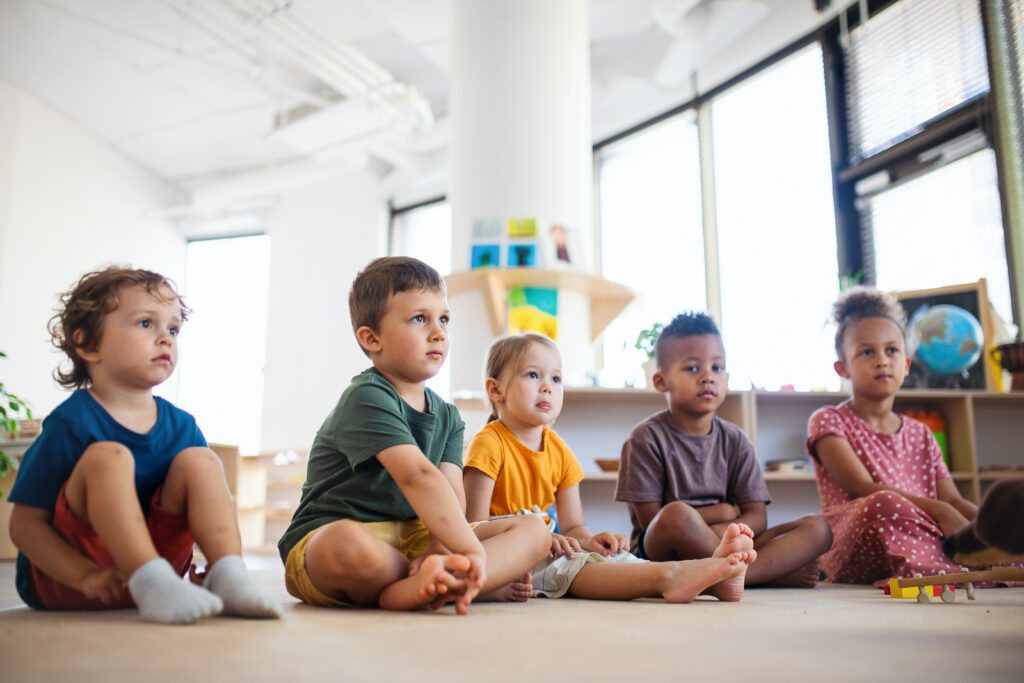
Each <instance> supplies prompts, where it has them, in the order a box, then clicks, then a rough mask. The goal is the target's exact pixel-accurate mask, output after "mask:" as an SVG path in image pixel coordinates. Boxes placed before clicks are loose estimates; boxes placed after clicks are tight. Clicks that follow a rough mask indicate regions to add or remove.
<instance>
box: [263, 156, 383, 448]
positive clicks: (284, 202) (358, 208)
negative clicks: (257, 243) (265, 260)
mask: <svg viewBox="0 0 1024 683" xmlns="http://www.w3.org/2000/svg"><path fill="white" fill-rule="evenodd" d="M386 222H387V207H386V203H385V199H384V197H383V194H382V187H381V184H380V183H379V181H377V180H376V179H375V178H374V177H373V176H371V175H370V174H368V173H365V172H361V171H351V172H338V173H335V174H332V175H330V176H328V177H326V178H323V179H321V180H319V181H317V182H316V183H315V184H312V185H308V186H306V187H303V188H299V189H296V190H292V191H290V192H287V193H285V194H283V195H282V196H281V203H280V205H279V207H278V208H277V209H276V210H275V211H274V212H273V214H272V215H270V216H269V217H268V220H267V224H268V226H269V229H268V233H269V234H270V242H271V246H270V303H269V306H270V311H269V315H268V318H267V327H268V332H267V335H268V336H267V364H266V371H265V373H264V377H265V385H264V399H263V438H262V449H263V450H264V451H275V450H279V449H299V448H308V447H309V446H310V445H311V444H312V442H313V435H314V434H315V433H316V430H317V429H318V428H319V427H320V425H321V424H322V423H323V421H324V418H325V417H327V413H328V412H329V411H330V410H331V409H332V408H333V407H334V405H335V403H337V401H338V397H339V396H340V395H341V392H342V391H343V390H344V389H345V387H346V386H348V383H349V380H350V379H351V378H352V376H353V375H356V374H358V373H359V372H362V371H363V370H365V369H366V368H367V367H369V365H370V361H369V359H367V358H366V356H364V355H363V353H362V352H361V351H360V350H359V345H358V344H357V343H356V341H355V337H354V336H353V334H352V327H351V324H350V322H349V314H348V291H349V287H350V286H351V284H352V279H353V278H354V277H355V276H356V273H358V272H359V270H361V269H362V268H363V267H364V266H365V265H366V264H367V263H368V262H369V261H370V260H371V259H373V258H375V257H377V256H383V255H384V253H385V248H386V244H385V234H386V231H385V224H386Z"/></svg>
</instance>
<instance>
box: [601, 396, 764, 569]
mask: <svg viewBox="0 0 1024 683" xmlns="http://www.w3.org/2000/svg"><path fill="white" fill-rule="evenodd" d="M615 500H621V501H623V502H626V503H654V502H656V503H658V505H659V506H662V507H663V506H664V505H665V504H667V503H671V502H672V501H675V500H680V501H682V502H684V503H686V504H688V505H692V506H694V507H700V506H703V505H714V504H715V503H732V504H733V505H741V504H743V503H756V502H763V503H770V502H771V500H772V499H771V496H769V495H768V486H767V485H766V484H765V482H764V476H763V475H762V474H761V467H760V466H759V465H758V463H757V458H756V457H755V456H754V445H753V444H752V443H750V439H748V438H747V435H746V434H744V433H743V431H742V430H741V429H740V428H739V427H737V426H736V425H734V424H733V423H731V422H728V421H726V420H723V419H721V418H720V417H718V416H715V418H714V420H713V421H712V423H711V433H709V434H708V435H707V436H693V435H692V434H687V433H686V432H684V431H682V430H681V429H679V428H677V427H674V426H673V425H672V423H671V422H670V421H669V412H668V411H667V410H663V411H661V412H660V413H657V414H655V415H652V416H651V417H649V418H647V419H646V420H644V421H643V422H641V423H640V424H638V425H637V426H636V427H634V428H633V431H632V433H630V435H629V438H628V439H626V443H624V444H622V459H621V461H620V463H619V482H618V485H617V486H616V487H615ZM629 518H630V521H631V522H632V523H633V534H632V538H631V544H632V547H633V548H634V549H635V548H636V544H637V540H638V537H639V535H640V531H641V529H642V528H643V527H642V526H641V524H640V520H639V519H638V518H637V516H636V514H635V512H634V511H633V510H632V508H631V509H630V511H629Z"/></svg>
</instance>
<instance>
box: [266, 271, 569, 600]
mask: <svg viewBox="0 0 1024 683" xmlns="http://www.w3.org/2000/svg"><path fill="white" fill-rule="evenodd" d="M349 311H350V313H351V316H352V328H353V329H354V330H355V335H356V339H357V341H358V342H359V345H360V346H361V347H362V349H363V352H364V353H365V354H366V355H367V356H369V357H370V360H371V361H373V367H372V368H370V369H368V370H366V371H364V372H363V373H361V374H359V375H357V376H356V377H354V378H353V380H352V384H351V385H349V387H348V388H347V389H346V390H345V392H344V393H343V394H342V395H341V399H339V401H338V404H337V406H335V408H334V410H333V411H331V414H330V415H328V416H327V420H326V421H325V422H324V424H323V426H322V427H320V430H319V431H318V432H317V435H316V438H315V439H314V441H313V447H312V449H311V450H310V454H309V464H308V468H307V473H306V483H305V484H304V485H303V487H302V500H301V501H300V503H299V508H298V510H296V512H295V515H294V516H293V517H292V522H291V524H290V525H289V527H288V531H286V532H285V534H284V536H283V537H282V538H281V540H280V542H279V543H278V549H279V550H280V552H281V558H282V559H283V560H284V562H285V583H286V586H287V588H288V592H289V593H291V594H292V595H294V596H295V597H297V598H299V599H300V600H302V601H304V602H306V603H308V604H311V605H320V606H372V605H380V607H382V608H384V609H394V610H410V609H417V608H420V607H423V606H425V605H428V604H429V605H430V606H431V607H434V608H437V607H440V606H441V605H444V604H445V603H447V602H449V601H451V600H454V602H455V609H456V611H457V612H458V613H459V614H467V613H468V607H469V604H470V603H471V602H472V601H473V599H474V598H475V597H476V596H477V594H478V593H480V592H481V590H483V591H484V592H489V591H492V590H495V589H498V588H499V587H502V586H505V585H507V584H509V582H511V581H513V580H514V579H516V578H517V577H520V576H522V575H523V574H524V573H526V572H528V571H529V569H530V567H532V566H533V565H534V564H536V562H537V561H539V560H540V559H541V558H543V557H545V556H546V554H547V552H548V546H549V545H550V539H549V534H548V533H547V530H546V528H545V527H544V524H543V523H542V522H541V520H540V519H539V518H537V517H533V516H526V517H520V518H516V519H505V520H499V521H495V522H487V523H484V524H481V525H479V526H476V527H475V528H472V527H471V526H470V525H469V524H468V523H467V522H466V517H465V511H466V496H465V492H464V490H463V488H462V436H463V431H464V429H465V426H464V425H463V423H462V419H461V418H460V417H459V413H458V411H457V410H456V409H455V406H452V405H450V404H448V403H445V402H444V400H442V399H441V397H440V396H438V395H437V394H435V393H434V392H433V391H431V390H430V389H427V388H426V386H425V385H424V383H425V382H426V380H428V379H430V378H431V377H433V376H434V375H436V374H437V372H438V370H439V369H440V368H441V365H442V364H443V363H444V360H445V357H446V356H447V355H448V320H449V317H450V313H449V311H448V301H447V297H446V294H445V287H444V282H443V281H442V280H441V277H440V276H439V275H438V274H437V271H435V270H434V269H433V268H431V267H430V266H428V265H427V264H425V263H423V262H421V261H418V260H416V259H413V258H405V257H387V258H379V259H376V260H374V261H372V262H371V263H370V264H369V265H368V266H367V267H366V268H365V269H364V270H363V271H362V272H361V273H359V275H357V276H356V279H355V281H354V282H353V283H352V291H351V292H350V293H349Z"/></svg>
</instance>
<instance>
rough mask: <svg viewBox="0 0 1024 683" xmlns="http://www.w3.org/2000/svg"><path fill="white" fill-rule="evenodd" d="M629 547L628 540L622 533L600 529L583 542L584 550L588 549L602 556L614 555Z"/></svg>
mask: <svg viewBox="0 0 1024 683" xmlns="http://www.w3.org/2000/svg"><path fill="white" fill-rule="evenodd" d="M628 548H629V541H628V540H626V537H625V536H623V535H622V534H613V533H612V532H611V531H602V532H601V533H599V534H594V535H593V536H591V537H590V538H588V539H587V540H586V542H584V543H583V549H584V550H590V551H592V552H595V553H598V554H600V555H604V556H606V557H607V556H609V555H611V556H615V555H618V554H619V553H621V552H622V551H623V550H627V549H628Z"/></svg>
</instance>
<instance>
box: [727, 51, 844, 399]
mask: <svg viewBox="0 0 1024 683" xmlns="http://www.w3.org/2000/svg"><path fill="white" fill-rule="evenodd" d="M711 117H712V126H713V144H714V153H715V189H716V200H715V201H716V211H717V218H718V220H717V224H718V253H719V266H718V268H719V277H720V282H721V296H722V320H721V321H720V323H721V325H722V335H723V338H724V341H725V345H726V349H727V351H728V365H729V375H730V386H732V387H733V388H736V389H749V388H751V386H755V387H763V388H766V389H779V388H782V387H787V386H790V387H794V388H796V389H801V390H807V389H815V388H838V384H839V381H838V378H837V377H836V375H835V372H834V371H833V369H832V362H833V360H834V355H835V351H834V349H833V343H832V333H831V332H830V331H829V330H827V329H826V328H825V322H826V320H827V318H828V313H829V310H830V308H831V304H832V302H833V301H834V299H835V297H836V294H837V292H838V284H839V278H838V263H837V259H836V232H835V215H834V209H833V204H832V178H831V161H830V155H829V137H828V116H827V112H826V106H825V80H824V70H823V64H822V53H821V48H820V46H819V45H818V44H817V43H815V44H812V45H811V46H809V47H807V48H804V49H803V50H801V51H799V52H797V53H796V54H794V55H793V56H791V57H789V58H787V59H786V60H785V61H783V62H780V63H779V64H777V65H775V66H773V67H771V68H769V69H767V70H765V71H762V72H761V73H760V74H759V75H757V76H755V77H753V78H750V79H747V80H745V81H743V82H742V83H741V84H740V85H738V86H736V87H735V88H733V89H731V90H729V91H727V92H726V93H725V94H723V95H721V96H720V97H718V98H716V99H715V100H714V101H713V102H712V105H711Z"/></svg>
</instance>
